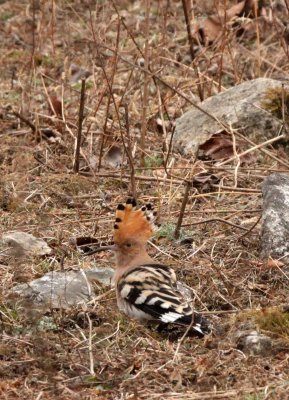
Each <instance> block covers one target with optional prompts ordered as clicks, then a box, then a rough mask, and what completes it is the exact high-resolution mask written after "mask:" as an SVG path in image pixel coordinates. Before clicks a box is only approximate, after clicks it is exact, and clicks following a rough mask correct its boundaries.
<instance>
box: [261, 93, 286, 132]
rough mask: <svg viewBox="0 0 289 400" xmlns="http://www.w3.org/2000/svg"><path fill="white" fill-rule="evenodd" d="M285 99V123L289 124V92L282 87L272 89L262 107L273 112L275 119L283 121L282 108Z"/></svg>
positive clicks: (266, 95) (262, 102)
mask: <svg viewBox="0 0 289 400" xmlns="http://www.w3.org/2000/svg"><path fill="white" fill-rule="evenodd" d="M283 99H284V114H285V122H286V123H287V124H288V123H289V90H286V89H284V88H282V87H276V88H271V89H268V90H267V91H266V94H265V97H264V99H263V100H262V101H261V107H263V108H264V109H265V110H267V111H269V112H271V113H272V114H273V115H274V116H275V117H277V118H279V119H281V120H282V119H283V116H282V108H283Z"/></svg>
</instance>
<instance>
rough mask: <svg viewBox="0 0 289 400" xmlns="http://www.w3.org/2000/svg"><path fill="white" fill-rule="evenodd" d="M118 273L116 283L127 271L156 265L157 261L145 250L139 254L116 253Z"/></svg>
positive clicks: (115, 275)
mask: <svg viewBox="0 0 289 400" xmlns="http://www.w3.org/2000/svg"><path fill="white" fill-rule="evenodd" d="M115 256H116V271H115V274H114V279H113V280H114V282H118V280H119V279H120V278H121V277H122V275H123V274H124V273H126V272H127V271H129V270H131V269H133V268H135V267H137V266H138V265H143V264H149V263H155V261H154V260H153V259H152V258H151V257H150V256H149V254H148V253H147V251H146V250H145V249H142V250H140V251H139V252H138V253H137V254H131V255H130V254H127V253H122V252H121V251H119V252H116V254H115Z"/></svg>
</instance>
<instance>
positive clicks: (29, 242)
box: [0, 232, 52, 257]
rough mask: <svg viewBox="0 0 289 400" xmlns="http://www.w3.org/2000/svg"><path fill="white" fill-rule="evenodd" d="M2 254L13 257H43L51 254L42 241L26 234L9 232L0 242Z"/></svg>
mask: <svg viewBox="0 0 289 400" xmlns="http://www.w3.org/2000/svg"><path fill="white" fill-rule="evenodd" d="M0 249H1V252H2V254H5V255H10V256H14V257H23V256H26V255H34V256H44V255H47V254H50V253H51V251H52V250H51V248H50V247H49V246H48V244H47V243H46V242H44V240H42V239H37V238H36V237H35V236H33V235H31V234H30V233H26V232H9V233H6V234H4V235H3V236H2V238H1V241H0Z"/></svg>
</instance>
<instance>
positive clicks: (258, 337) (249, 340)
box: [237, 331, 272, 357]
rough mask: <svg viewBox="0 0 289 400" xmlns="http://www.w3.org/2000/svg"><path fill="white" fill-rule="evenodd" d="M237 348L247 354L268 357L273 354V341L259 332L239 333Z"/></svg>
mask: <svg viewBox="0 0 289 400" xmlns="http://www.w3.org/2000/svg"><path fill="white" fill-rule="evenodd" d="M238 336H239V338H238V340H237V348H238V349H239V350H241V351H243V352H244V353H246V354H250V355H254V356H263V357H268V356H270V354H271V352H272V340H271V338H270V337H269V336H266V335H263V334H261V333H259V332H257V331H251V332H249V333H248V332H245V333H242V332H240V333H239V335H238Z"/></svg>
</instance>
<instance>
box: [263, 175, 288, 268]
mask: <svg viewBox="0 0 289 400" xmlns="http://www.w3.org/2000/svg"><path fill="white" fill-rule="evenodd" d="M262 191H263V215H262V228H261V254H260V255H261V258H264V259H267V258H268V257H269V256H271V257H272V258H273V259H279V258H282V262H284V263H286V262H289V175H288V174H278V173H276V174H272V175H270V176H268V177H267V178H265V180H264V183H263V188H262Z"/></svg>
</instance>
